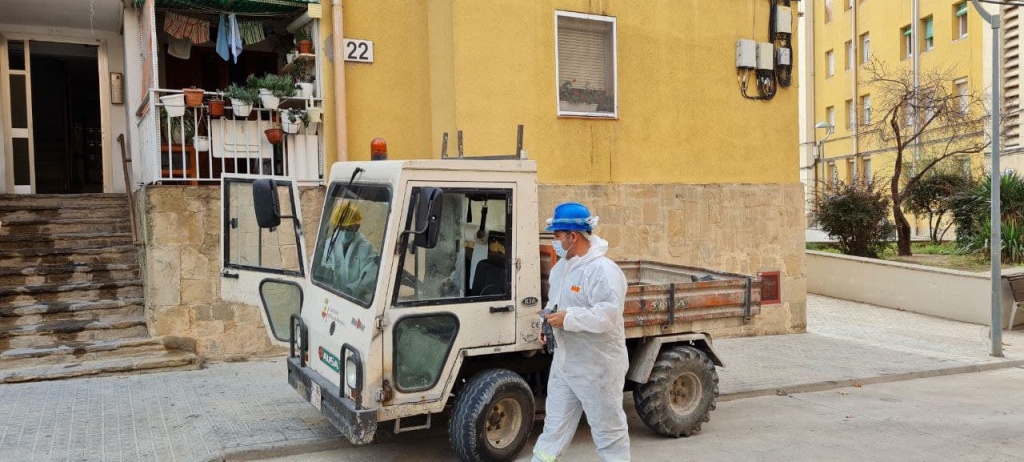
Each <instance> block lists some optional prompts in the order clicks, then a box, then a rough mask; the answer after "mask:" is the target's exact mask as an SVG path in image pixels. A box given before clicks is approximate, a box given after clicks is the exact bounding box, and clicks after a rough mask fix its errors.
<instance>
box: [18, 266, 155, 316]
mask: <svg viewBox="0 0 1024 462" xmlns="http://www.w3.org/2000/svg"><path fill="white" fill-rule="evenodd" d="M138 278H139V265H138V264H135V263H108V264H91V265H53V266H37V267H29V268H0V287H2V286H27V285H34V284H52V283H64V284H67V283H72V282H105V281H116V280H125V279H138ZM0 311H2V308H0Z"/></svg>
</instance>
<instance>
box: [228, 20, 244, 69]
mask: <svg viewBox="0 0 1024 462" xmlns="http://www.w3.org/2000/svg"><path fill="white" fill-rule="evenodd" d="M228 23H229V25H228V30H229V32H228V48H230V49H231V56H232V57H233V58H234V59H235V64H238V56H239V55H241V54H242V37H241V36H239V34H238V18H237V17H235V15H234V13H232V14H231V15H229V16H228Z"/></svg>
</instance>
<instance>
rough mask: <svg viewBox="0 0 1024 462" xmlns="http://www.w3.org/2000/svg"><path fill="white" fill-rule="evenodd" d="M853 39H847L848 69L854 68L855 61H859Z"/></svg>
mask: <svg viewBox="0 0 1024 462" xmlns="http://www.w3.org/2000/svg"><path fill="white" fill-rule="evenodd" d="M853 48H854V47H853V40H847V41H846V69H853V66H854V63H855V62H856V61H857V53H855V52H854V49H853Z"/></svg>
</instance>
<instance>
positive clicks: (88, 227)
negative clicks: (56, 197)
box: [0, 217, 132, 236]
mask: <svg viewBox="0 0 1024 462" xmlns="http://www.w3.org/2000/svg"><path fill="white" fill-rule="evenodd" d="M0 221H3V226H0V236H9V235H12V234H35V235H49V234H54V233H120V232H131V230H132V224H131V221H129V219H128V218H110V217H107V218H25V219H13V220H0Z"/></svg>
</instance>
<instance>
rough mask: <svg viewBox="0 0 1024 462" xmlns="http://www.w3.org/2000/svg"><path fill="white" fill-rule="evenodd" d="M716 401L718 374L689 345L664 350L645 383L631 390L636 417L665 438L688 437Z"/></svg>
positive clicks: (697, 427)
mask: <svg viewBox="0 0 1024 462" xmlns="http://www.w3.org/2000/svg"><path fill="white" fill-rule="evenodd" d="M717 398H718V373H717V372H716V371H715V365H714V363H712V362H711V359H710V358H708V356H707V355H706V354H704V352H703V351H700V350H698V349H696V348H694V347H690V346H673V347H668V348H666V349H663V350H662V351H661V353H660V354H658V360H657V362H655V363H654V369H652V370H651V377H650V379H648V380H647V383H643V384H640V385H639V386H637V387H636V390H634V391H633V402H634V403H636V411H637V414H639V415H640V419H641V420H643V421H644V423H645V424H647V426H648V427H650V428H651V430H654V431H655V432H656V433H658V434H660V435H665V436H674V437H679V436H690V435H692V434H693V433H695V432H698V431H700V427H701V424H703V423H704V422H707V421H708V420H710V419H711V411H713V410H715V400H716V399H717Z"/></svg>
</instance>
